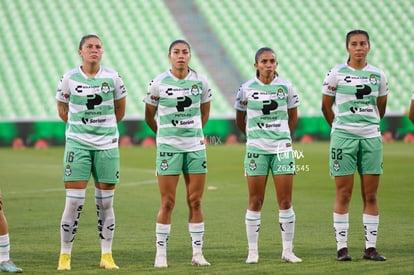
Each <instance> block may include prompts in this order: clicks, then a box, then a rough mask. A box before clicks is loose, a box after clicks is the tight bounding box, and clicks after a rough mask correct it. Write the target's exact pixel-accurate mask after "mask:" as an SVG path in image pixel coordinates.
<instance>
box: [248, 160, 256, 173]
mask: <svg viewBox="0 0 414 275" xmlns="http://www.w3.org/2000/svg"><path fill="white" fill-rule="evenodd" d="M249 169H250V170H252V171H254V170H256V169H257V164H256V162H255V161H254V159H251V160H250V163H249Z"/></svg>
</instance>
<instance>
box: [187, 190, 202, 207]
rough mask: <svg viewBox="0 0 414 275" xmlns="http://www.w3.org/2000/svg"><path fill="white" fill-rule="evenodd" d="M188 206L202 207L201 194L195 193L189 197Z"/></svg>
mask: <svg viewBox="0 0 414 275" xmlns="http://www.w3.org/2000/svg"><path fill="white" fill-rule="evenodd" d="M188 206H189V207H190V209H193V210H199V209H201V196H199V195H194V194H193V195H190V196H189V197H188Z"/></svg>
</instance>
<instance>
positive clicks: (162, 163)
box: [160, 159, 168, 171]
mask: <svg viewBox="0 0 414 275" xmlns="http://www.w3.org/2000/svg"><path fill="white" fill-rule="evenodd" d="M160 168H161V170H163V171H165V170H167V169H168V162H167V160H166V159H163V160H162V161H161V164H160Z"/></svg>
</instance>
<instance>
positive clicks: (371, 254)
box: [363, 247, 387, 261]
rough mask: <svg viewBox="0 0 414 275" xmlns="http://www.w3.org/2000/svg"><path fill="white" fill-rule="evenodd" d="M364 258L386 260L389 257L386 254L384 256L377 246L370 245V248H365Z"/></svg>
mask: <svg viewBox="0 0 414 275" xmlns="http://www.w3.org/2000/svg"><path fill="white" fill-rule="evenodd" d="M363 258H364V259H367V260H372V261H385V260H387V258H385V257H384V256H382V255H380V254H379V253H378V251H377V249H376V248H375V247H370V248H367V249H365V252H364V256H363Z"/></svg>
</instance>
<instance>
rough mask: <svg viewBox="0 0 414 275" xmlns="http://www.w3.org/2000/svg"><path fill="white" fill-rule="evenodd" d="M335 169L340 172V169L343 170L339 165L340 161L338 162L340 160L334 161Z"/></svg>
mask: <svg viewBox="0 0 414 275" xmlns="http://www.w3.org/2000/svg"><path fill="white" fill-rule="evenodd" d="M333 169H334V170H335V171H339V169H341V167H340V165H339V161H338V160H335V161H334V165H333Z"/></svg>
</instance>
